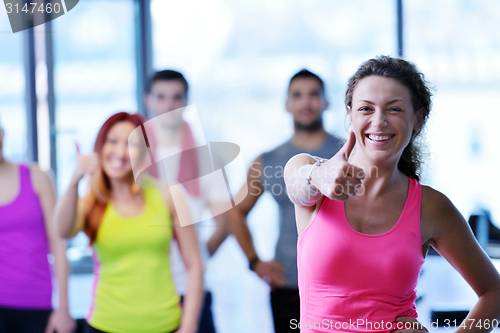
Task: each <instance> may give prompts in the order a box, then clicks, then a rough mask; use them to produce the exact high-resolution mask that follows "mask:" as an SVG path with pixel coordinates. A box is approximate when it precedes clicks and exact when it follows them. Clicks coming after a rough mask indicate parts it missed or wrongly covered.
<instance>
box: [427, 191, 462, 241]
mask: <svg viewBox="0 0 500 333" xmlns="http://www.w3.org/2000/svg"><path fill="white" fill-rule="evenodd" d="M420 221H421V224H422V234H423V235H424V236H427V238H436V237H439V236H441V235H442V234H443V233H445V232H449V231H450V230H453V228H455V227H456V226H458V225H462V226H463V225H464V224H467V222H466V221H465V219H464V217H463V216H462V214H461V213H460V212H459V211H458V209H457V208H456V207H455V205H454V204H453V203H452V202H451V200H450V199H449V198H448V197H447V196H446V195H444V194H443V193H441V192H439V191H438V190H435V189H433V188H432V187H430V186H422V207H421V218H420Z"/></svg>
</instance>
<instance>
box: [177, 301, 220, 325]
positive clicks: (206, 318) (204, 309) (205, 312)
mask: <svg viewBox="0 0 500 333" xmlns="http://www.w3.org/2000/svg"><path fill="white" fill-rule="evenodd" d="M183 301H184V296H181V304H182V302H183ZM198 333H215V327H214V320H213V317H212V294H211V293H210V292H205V299H204V301H203V304H202V305H201V313H200V323H199V324H198Z"/></svg>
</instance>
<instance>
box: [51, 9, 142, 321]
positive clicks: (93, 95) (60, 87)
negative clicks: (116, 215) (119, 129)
mask: <svg viewBox="0 0 500 333" xmlns="http://www.w3.org/2000/svg"><path fill="white" fill-rule="evenodd" d="M134 23H135V13H134V1H133V0H114V1H113V0H103V1H101V0H99V1H80V2H79V3H78V6H77V7H76V8H75V9H74V10H72V11H70V12H69V13H67V14H66V15H64V16H62V17H60V18H58V19H56V20H54V21H53V44H54V85H55V89H54V90H55V96H56V105H55V119H56V133H57V136H56V149H57V180H58V193H59V195H61V194H62V193H64V192H65V191H66V189H67V187H68V183H69V180H70V178H71V175H72V174H73V172H74V170H75V166H76V149H75V141H76V142H78V144H79V145H80V151H81V153H82V154H90V153H91V152H92V151H93V145H94V141H95V138H96V136H97V132H98V130H99V129H100V127H101V125H102V124H103V123H104V121H105V120H106V119H107V118H108V117H109V116H110V115H112V114H113V113H116V112H119V111H128V112H136V111H137V110H138V105H137V98H136V82H137V78H136V58H135V53H134V47H135V44H134V42H135V39H134V37H135V31H134ZM81 184H84V182H81ZM87 243H88V240H87V237H86V236H85V235H84V234H83V233H80V234H79V235H78V236H77V237H76V238H74V239H72V240H71V242H70V245H71V247H70V249H69V250H68V258H69V260H70V263H71V266H72V273H74V274H72V275H71V277H70V283H69V293H70V310H71V314H72V315H73V316H74V317H75V318H84V317H85V316H86V314H87V312H88V309H89V306H90V302H91V290H92V289H91V286H92V274H91V269H92V260H91V249H90V248H88V247H87ZM80 273H84V274H80ZM85 273H86V274H85Z"/></svg>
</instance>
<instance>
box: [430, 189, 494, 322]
mask: <svg viewBox="0 0 500 333" xmlns="http://www.w3.org/2000/svg"><path fill="white" fill-rule="evenodd" d="M422 219H423V221H424V225H429V226H430V227H428V229H431V231H430V233H431V236H432V238H431V244H432V245H433V247H434V248H435V249H436V250H437V251H438V252H439V253H440V254H441V255H442V256H443V257H444V258H445V259H446V260H447V261H448V262H449V263H450V264H451V265H452V266H453V267H454V268H455V269H456V270H457V271H458V272H459V273H460V274H461V275H462V276H463V278H464V279H465V280H466V281H467V283H468V284H469V285H470V286H471V287H472V289H473V290H474V291H475V293H476V294H477V296H478V297H479V300H478V302H477V303H476V305H475V306H474V307H473V309H472V310H471V311H470V313H469V315H468V316H467V318H466V319H465V321H464V323H463V324H464V326H466V328H463V327H460V328H458V329H457V331H456V332H490V331H491V330H492V329H491V328H490V329H485V328H484V327H485V325H484V324H485V323H486V322H489V323H490V324H491V322H492V320H494V319H497V320H498V319H500V301H499V300H500V275H499V274H498V271H497V270H496V268H495V267H494V266H493V264H492V262H491V260H490V259H489V257H488V256H487V254H486V253H485V252H484V251H483V250H482V248H481V247H480V246H479V244H478V243H477V241H476V239H475V237H474V235H473V233H472V231H471V229H470V227H469V225H468V224H467V222H466V221H465V219H464V218H463V216H462V215H461V214H460V212H459V211H458V210H457V209H456V208H455V206H454V205H453V204H452V203H451V201H450V200H449V199H448V198H447V197H446V196H445V195H443V194H441V193H440V192H438V191H436V190H433V189H432V188H430V187H423V196H422ZM478 323H480V324H481V325H482V328H480V327H476V324H478ZM471 325H472V326H471Z"/></svg>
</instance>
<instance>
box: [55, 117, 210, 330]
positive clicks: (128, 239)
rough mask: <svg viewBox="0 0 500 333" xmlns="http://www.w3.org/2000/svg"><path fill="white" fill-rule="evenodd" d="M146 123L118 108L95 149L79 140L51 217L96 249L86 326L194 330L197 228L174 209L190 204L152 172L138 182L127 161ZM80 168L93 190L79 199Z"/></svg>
mask: <svg viewBox="0 0 500 333" xmlns="http://www.w3.org/2000/svg"><path fill="white" fill-rule="evenodd" d="M143 123H144V118H143V117H142V116H140V115H138V114H134V115H131V114H128V113H125V112H121V113H117V114H115V115H113V116H111V117H110V118H109V119H108V120H107V121H106V122H105V123H104V124H103V126H102V127H101V129H100V131H99V133H98V134H97V138H96V141H95V145H94V152H93V153H92V154H90V155H82V154H80V151H79V148H78V145H77V154H78V163H77V167H76V169H75V172H74V174H73V177H72V179H71V182H70V185H69V188H68V190H67V191H66V193H65V194H64V195H63V196H62V197H61V199H60V200H59V202H58V204H57V207H56V223H57V226H58V229H59V233H60V234H61V235H62V236H64V237H67V238H69V237H73V236H74V235H76V234H77V233H78V232H79V231H81V230H84V231H85V233H86V234H87V236H88V237H89V239H90V244H91V245H92V247H93V249H94V261H95V265H94V275H95V284H94V288H93V295H92V299H93V300H92V304H91V308H90V310H89V314H88V316H87V318H86V320H87V323H88V326H87V331H88V332H121V333H127V332H128V333H136V332H151V333H153V332H157V333H160V332H162V333H166V332H177V333H195V332H196V326H197V322H198V317H199V310H200V306H201V299H202V269H201V259H200V254H199V250H198V244H197V242H196V235H195V233H194V232H193V230H192V229H190V228H181V227H180V226H179V221H178V215H179V214H181V213H182V214H184V216H189V212H187V213H186V212H181V211H180V210H188V207H187V204H186V202H185V201H183V200H182V198H183V195H182V193H177V192H174V190H175V189H174V190H171V191H168V189H167V188H166V187H163V188H162V187H160V189H159V190H158V189H157V187H158V186H157V185H155V184H153V182H155V181H156V180H154V179H153V178H151V177H149V178H146V179H145V180H144V181H145V182H146V183H147V184H140V185H141V186H140V185H138V184H137V183H136V182H135V181H134V174H133V170H132V167H133V165H134V163H140V161H142V160H143V159H144V157H145V156H146V151H145V149H141V148H140V147H141V145H140V142H142V141H141V138H140V137H139V134H138V133H141V134H142V132H141V131H134V130H135V129H136V128H138V127H139V128H140V127H141V126H142V125H143ZM133 131H134V132H133ZM84 175H90V193H89V194H88V195H86V196H85V197H84V198H79V196H78V184H79V182H80V180H81V179H82V177H83V176H84ZM148 182H150V183H148ZM143 185H144V186H143ZM142 187H145V188H142ZM174 196H176V198H177V199H176V200H179V201H176V203H177V204H176V206H175V207H174V204H173V197H174ZM186 214H187V215H186ZM173 237H175V239H177V242H178V244H179V248H180V252H181V254H182V258H183V260H184V263H185V265H186V268H187V274H186V275H187V277H186V278H187V293H186V299H185V303H184V307H183V308H182V309H181V307H180V306H179V296H178V294H177V293H176V291H175V288H174V285H173V281H172V277H171V273H170V262H169V250H170V241H171V239H172V238H173Z"/></svg>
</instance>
